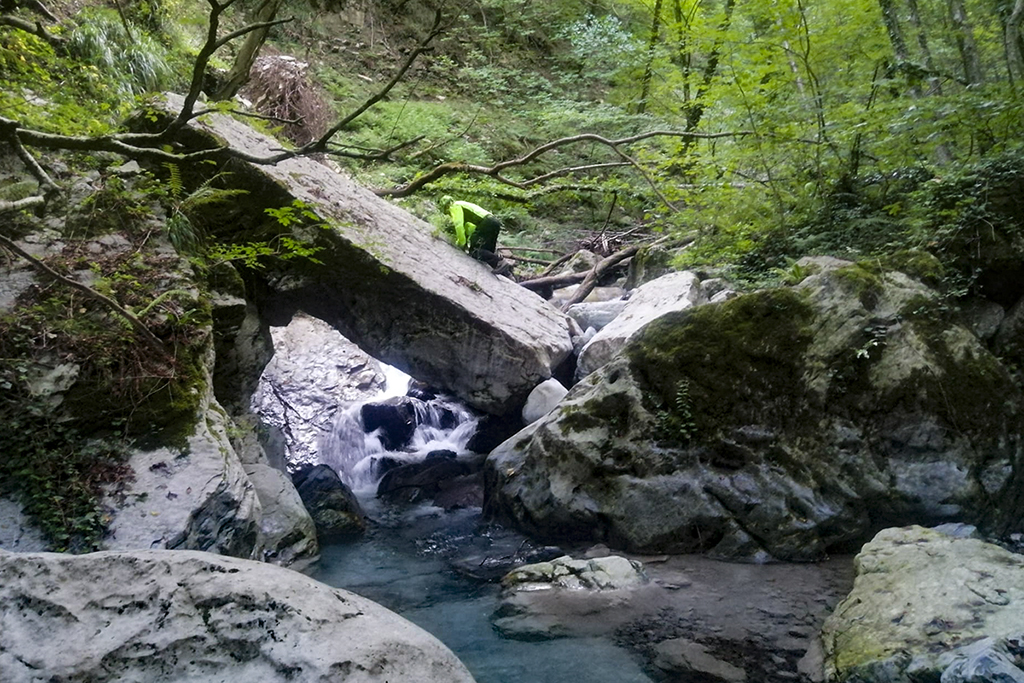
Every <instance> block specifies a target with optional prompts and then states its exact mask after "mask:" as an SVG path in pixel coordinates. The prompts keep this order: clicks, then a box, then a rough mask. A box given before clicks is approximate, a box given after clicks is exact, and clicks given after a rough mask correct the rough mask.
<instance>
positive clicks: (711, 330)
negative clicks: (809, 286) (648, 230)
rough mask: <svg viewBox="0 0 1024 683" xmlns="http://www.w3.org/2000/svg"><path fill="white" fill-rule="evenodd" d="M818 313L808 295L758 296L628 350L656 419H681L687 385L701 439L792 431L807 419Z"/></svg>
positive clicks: (663, 329) (667, 321)
mask: <svg viewBox="0 0 1024 683" xmlns="http://www.w3.org/2000/svg"><path fill="white" fill-rule="evenodd" d="M812 319H813V309H812V307H811V305H810V304H809V302H808V300H807V296H806V294H805V293H803V292H799V291H795V290H790V289H777V290H768V291H762V292H755V293H753V294H747V295H745V296H741V297H738V298H736V299H733V300H731V301H727V302H725V303H723V304H720V305H717V306H701V307H697V308H693V309H689V310H687V311H683V312H681V313H673V314H669V315H666V316H664V317H662V318H661V319H659V320H657V321H655V322H654V323H652V324H651V325H649V326H648V327H647V328H646V329H645V330H644V332H643V333H642V334H641V335H640V336H639V337H638V338H636V339H635V340H634V341H633V342H632V343H631V344H630V346H629V347H628V349H627V354H628V357H629V360H630V364H631V366H632V368H633V370H634V372H635V374H636V375H637V377H638V378H639V379H640V381H641V383H642V385H643V389H644V392H645V396H646V397H647V398H648V400H649V401H650V403H651V405H649V406H648V408H649V409H650V410H651V411H652V412H657V411H666V412H668V413H669V414H673V413H675V412H678V410H677V401H676V399H677V396H678V393H679V386H680V384H681V383H687V386H688V398H689V402H688V405H687V408H688V411H689V415H679V416H678V417H679V419H681V420H682V419H685V420H687V421H688V422H692V424H693V428H694V431H695V433H696V434H698V435H700V436H701V437H709V436H712V435H714V434H715V433H716V432H717V431H718V430H720V429H721V428H722V427H723V426H726V425H737V424H763V423H770V424H792V423H794V421H797V420H799V417H800V413H801V412H802V411H803V404H804V394H805V393H806V392H805V388H804V384H803V381H802V375H803V362H802V359H803V356H804V353H805V351H806V349H807V347H808V344H809V343H810V341H811V337H812V334H813V331H812V329H811V326H810V324H811V321H812Z"/></svg>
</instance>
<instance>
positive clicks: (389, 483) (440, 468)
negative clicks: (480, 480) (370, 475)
mask: <svg viewBox="0 0 1024 683" xmlns="http://www.w3.org/2000/svg"><path fill="white" fill-rule="evenodd" d="M449 453H450V451H449ZM471 471H472V468H471V467H470V465H469V464H467V463H465V462H460V461H459V460H456V459H455V454H454V453H451V457H444V456H441V457H429V456H428V457H427V458H426V459H425V460H422V461H420V462H414V463H409V464H406V465H401V466H399V467H395V468H394V469H390V470H388V472H387V474H385V475H384V476H383V477H382V478H381V480H380V484H378V486H377V496H378V497H379V498H387V499H388V500H392V501H402V502H405V503H414V502H416V501H424V500H431V499H432V498H433V497H434V496H435V495H437V494H438V493H439V492H440V491H441V488H442V487H443V486H444V485H445V483H447V482H449V481H451V480H453V479H456V478H458V477H462V476H465V475H467V474H469V473H470V472H471Z"/></svg>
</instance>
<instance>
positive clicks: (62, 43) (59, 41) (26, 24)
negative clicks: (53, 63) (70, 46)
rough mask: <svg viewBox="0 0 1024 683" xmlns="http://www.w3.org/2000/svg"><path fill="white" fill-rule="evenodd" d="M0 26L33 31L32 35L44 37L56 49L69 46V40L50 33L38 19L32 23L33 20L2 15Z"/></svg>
mask: <svg viewBox="0 0 1024 683" xmlns="http://www.w3.org/2000/svg"><path fill="white" fill-rule="evenodd" d="M0 26H10V27H12V28H16V29H18V30H20V31H25V32H26V33H31V34H32V35H34V36H36V37H38V38H42V39H43V40H44V41H46V42H47V43H49V44H50V47H52V48H54V49H61V50H63V49H64V48H65V47H67V41H66V40H65V39H64V38H62V37H61V36H58V35H55V34H53V33H50V32H49V31H47V30H46V29H45V28H43V25H42V24H41V23H39V22H38V21H37V22H35V23H32V22H31V21H27V20H25V19H20V18H18V17H12V16H8V15H4V16H0Z"/></svg>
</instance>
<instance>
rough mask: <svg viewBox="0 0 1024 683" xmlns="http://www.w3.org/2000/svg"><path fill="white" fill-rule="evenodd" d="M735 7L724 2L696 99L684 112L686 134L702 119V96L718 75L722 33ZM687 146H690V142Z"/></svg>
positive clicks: (729, 21) (723, 41) (733, 3)
mask: <svg viewBox="0 0 1024 683" xmlns="http://www.w3.org/2000/svg"><path fill="white" fill-rule="evenodd" d="M735 7H736V0H725V16H724V17H723V18H722V22H721V23H720V24H719V25H718V31H719V36H718V38H717V40H715V45H714V47H712V48H711V53H710V54H708V61H707V63H705V64H704V74H703V77H702V78H701V83H700V87H699V88H698V89H697V97H695V98H694V101H693V104H692V105H691V106H690V108H689V110H688V111H687V112H686V129H685V130H686V131H687V132H691V131H694V130H696V129H697V126H698V125H700V120H701V119H702V118H703V117H704V108H705V107H704V96H705V95H706V94H707V92H708V89H709V88H710V87H711V82H712V81H713V80H714V79H715V74H717V73H718V62H719V60H720V59H721V58H722V46H723V45H724V44H725V36H724V33H725V32H726V31H727V30H729V25H730V24H731V23H732V11H733V9H734V8H735ZM688 144H692V142H690V143H688Z"/></svg>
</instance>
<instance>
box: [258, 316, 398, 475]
mask: <svg viewBox="0 0 1024 683" xmlns="http://www.w3.org/2000/svg"><path fill="white" fill-rule="evenodd" d="M270 334H271V338H272V339H273V340H274V357H273V358H272V359H271V360H270V363H268V364H267V367H266V369H264V371H263V376H262V377H261V378H260V383H259V386H258V387H257V389H256V393H255V394H254V395H253V399H252V405H253V411H254V412H255V413H256V414H257V415H259V416H260V419H261V420H262V421H263V422H264V423H266V424H269V425H272V426H274V427H277V428H278V429H280V430H281V433H282V434H283V435H284V440H285V448H286V449H287V453H286V456H285V459H286V461H287V462H288V463H290V464H294V465H299V464H315V463H317V462H319V459H318V458H317V443H318V441H319V440H320V438H321V436H323V435H324V434H325V433H326V432H328V431H329V430H330V428H331V422H332V421H333V419H334V416H335V414H336V413H337V412H338V410H339V409H340V408H343V407H344V406H345V404H346V403H349V402H352V401H365V400H367V399H369V398H372V397H373V396H374V395H376V394H377V393H379V391H380V390H381V389H382V388H383V385H384V374H383V373H382V372H381V368H380V364H379V363H377V361H375V360H374V359H373V358H371V357H370V356H368V355H367V354H366V353H364V352H363V351H361V350H360V349H359V347H358V346H356V345H355V344H353V343H352V342H350V341H349V340H348V339H346V338H345V337H343V336H342V335H341V333H340V332H338V331H337V330H335V329H334V328H332V327H331V326H330V325H328V324H327V323H325V322H323V321H322V320H318V319H317V318H313V317H311V316H308V315H305V314H299V315H296V316H295V317H294V318H292V321H291V322H290V323H289V324H288V326H287V327H272V328H270Z"/></svg>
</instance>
